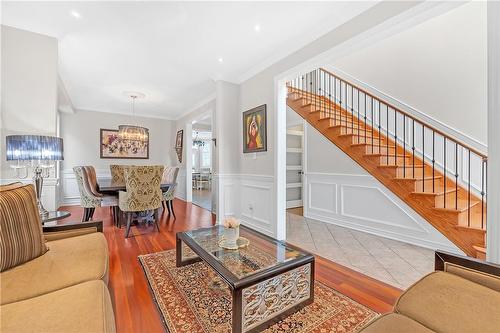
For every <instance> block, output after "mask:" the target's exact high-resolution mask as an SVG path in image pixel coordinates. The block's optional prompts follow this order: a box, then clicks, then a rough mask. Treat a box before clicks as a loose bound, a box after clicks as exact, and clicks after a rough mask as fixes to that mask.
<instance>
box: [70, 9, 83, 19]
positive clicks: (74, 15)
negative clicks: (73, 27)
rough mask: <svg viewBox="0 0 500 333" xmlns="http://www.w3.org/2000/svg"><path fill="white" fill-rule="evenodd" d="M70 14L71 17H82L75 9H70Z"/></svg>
mask: <svg viewBox="0 0 500 333" xmlns="http://www.w3.org/2000/svg"><path fill="white" fill-rule="evenodd" d="M71 16H73V17H74V18H76V19H79V18H81V17H82V16H81V15H80V13H79V12H77V11H76V10H72V11H71Z"/></svg>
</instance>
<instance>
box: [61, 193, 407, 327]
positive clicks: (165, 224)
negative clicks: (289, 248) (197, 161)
mask: <svg viewBox="0 0 500 333" xmlns="http://www.w3.org/2000/svg"><path fill="white" fill-rule="evenodd" d="M174 207H175V213H176V215H177V219H176V220H174V219H173V217H170V218H168V214H167V213H165V214H161V215H160V216H161V221H160V224H159V225H160V232H157V231H156V229H155V228H154V226H153V225H149V226H144V225H143V224H141V225H140V226H138V227H133V228H132V230H131V237H129V238H127V239H125V237H124V231H125V229H124V228H123V229H118V228H116V227H114V225H113V223H112V221H111V214H110V210H109V208H98V209H96V211H95V214H94V220H103V222H104V235H105V236H106V239H107V240H108V246H109V255H110V262H109V266H110V282H109V287H110V292H111V297H112V300H113V303H114V310H115V317H116V326H117V330H118V332H120V333H121V332H148V333H151V332H165V329H164V327H163V324H162V322H161V320H160V316H159V314H158V312H157V309H156V306H155V304H154V303H153V300H152V297H151V295H150V292H149V289H148V285H147V282H146V278H145V277H144V273H143V271H142V268H141V267H140V265H139V262H138V260H137V256H138V255H140V254H146V253H153V252H158V251H162V250H169V249H173V248H175V233H176V232H178V231H185V230H190V229H196V228H200V227H206V226H210V225H212V224H214V223H215V218H214V217H213V215H212V214H211V213H210V212H209V211H207V210H205V209H202V208H200V207H198V206H196V205H193V204H190V203H186V202H184V201H181V200H175V203H174ZM60 209H61V210H67V211H70V212H71V214H72V215H71V217H69V218H67V219H66V220H62V221H60V222H59V223H61V224H62V223H64V222H65V221H81V218H82V215H83V208H81V207H79V206H65V207H61V208H60ZM316 280H318V281H320V282H322V283H324V284H326V285H328V286H330V287H332V288H334V289H336V290H338V291H339V292H341V293H343V294H345V295H347V296H349V297H351V298H352V299H354V300H356V301H357V302H359V303H361V304H364V305H366V306H367V307H369V308H371V309H373V310H375V311H377V312H380V313H384V312H388V311H390V310H391V309H392V305H393V304H394V303H395V301H396V299H397V297H398V296H399V295H400V294H401V290H399V289H397V288H394V287H392V286H389V285H387V284H385V283H383V282H380V281H378V280H375V279H373V278H370V277H368V276H365V275H363V274H361V273H358V272H356V271H353V270H351V269H349V268H347V267H344V266H341V265H338V264H336V263H334V262H331V261H329V260H327V259H324V258H321V257H317V261H316Z"/></svg>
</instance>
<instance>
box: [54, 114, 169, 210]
mask: <svg viewBox="0 0 500 333" xmlns="http://www.w3.org/2000/svg"><path fill="white" fill-rule="evenodd" d="M60 123H61V130H60V131H61V137H62V138H63V140H64V161H63V162H62V163H61V170H62V171H61V205H71V204H79V202H80V201H79V198H80V195H79V192H78V185H77V183H76V179H75V175H74V174H73V167H74V166H78V165H92V166H94V167H95V169H96V173H97V176H98V177H100V178H109V177H111V172H110V170H109V165H111V164H134V165H144V164H161V165H171V163H172V159H171V156H170V152H171V150H172V149H173V145H174V143H173V136H172V135H171V134H172V132H173V122H172V121H170V120H165V119H157V118H146V117H138V116H129V115H123V114H117V113H109V112H94V111H79V110H77V111H76V112H75V113H60ZM122 124H138V125H140V126H144V127H146V128H148V129H149V158H148V159H107V158H101V157H100V130H101V129H118V126H119V125H122Z"/></svg>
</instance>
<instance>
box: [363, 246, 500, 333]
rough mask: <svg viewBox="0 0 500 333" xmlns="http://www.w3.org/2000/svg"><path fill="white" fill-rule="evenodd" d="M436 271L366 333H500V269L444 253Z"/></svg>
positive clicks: (401, 298) (416, 284)
mask: <svg viewBox="0 0 500 333" xmlns="http://www.w3.org/2000/svg"><path fill="white" fill-rule="evenodd" d="M435 266H436V271H435V272H433V273H431V274H429V275H427V276H425V277H424V278H422V279H421V280H420V281H418V282H417V283H415V284H414V285H412V286H411V287H410V288H408V289H407V290H406V291H405V292H404V293H403V294H402V295H401V296H400V298H399V299H398V301H397V302H396V305H395V306H394V311H393V312H392V313H390V314H386V315H383V316H381V317H378V318H376V319H375V320H373V321H372V322H370V323H368V324H367V325H366V326H365V327H364V328H363V329H362V330H361V332H363V333H403V332H411V333H431V332H439V333H473V332H478V333H499V332H500V266H498V265H494V264H490V263H486V262H483V261H479V260H476V259H472V258H467V257H462V256H455V255H452V254H449V253H444V252H436V262H435Z"/></svg>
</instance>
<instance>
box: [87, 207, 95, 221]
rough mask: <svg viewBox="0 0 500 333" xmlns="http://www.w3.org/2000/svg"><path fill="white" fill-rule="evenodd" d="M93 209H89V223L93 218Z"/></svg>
mask: <svg viewBox="0 0 500 333" xmlns="http://www.w3.org/2000/svg"><path fill="white" fill-rule="evenodd" d="M94 212H95V207H92V208H90V214H89V219H88V220H89V221H90V220H92V218H93V217H94Z"/></svg>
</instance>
